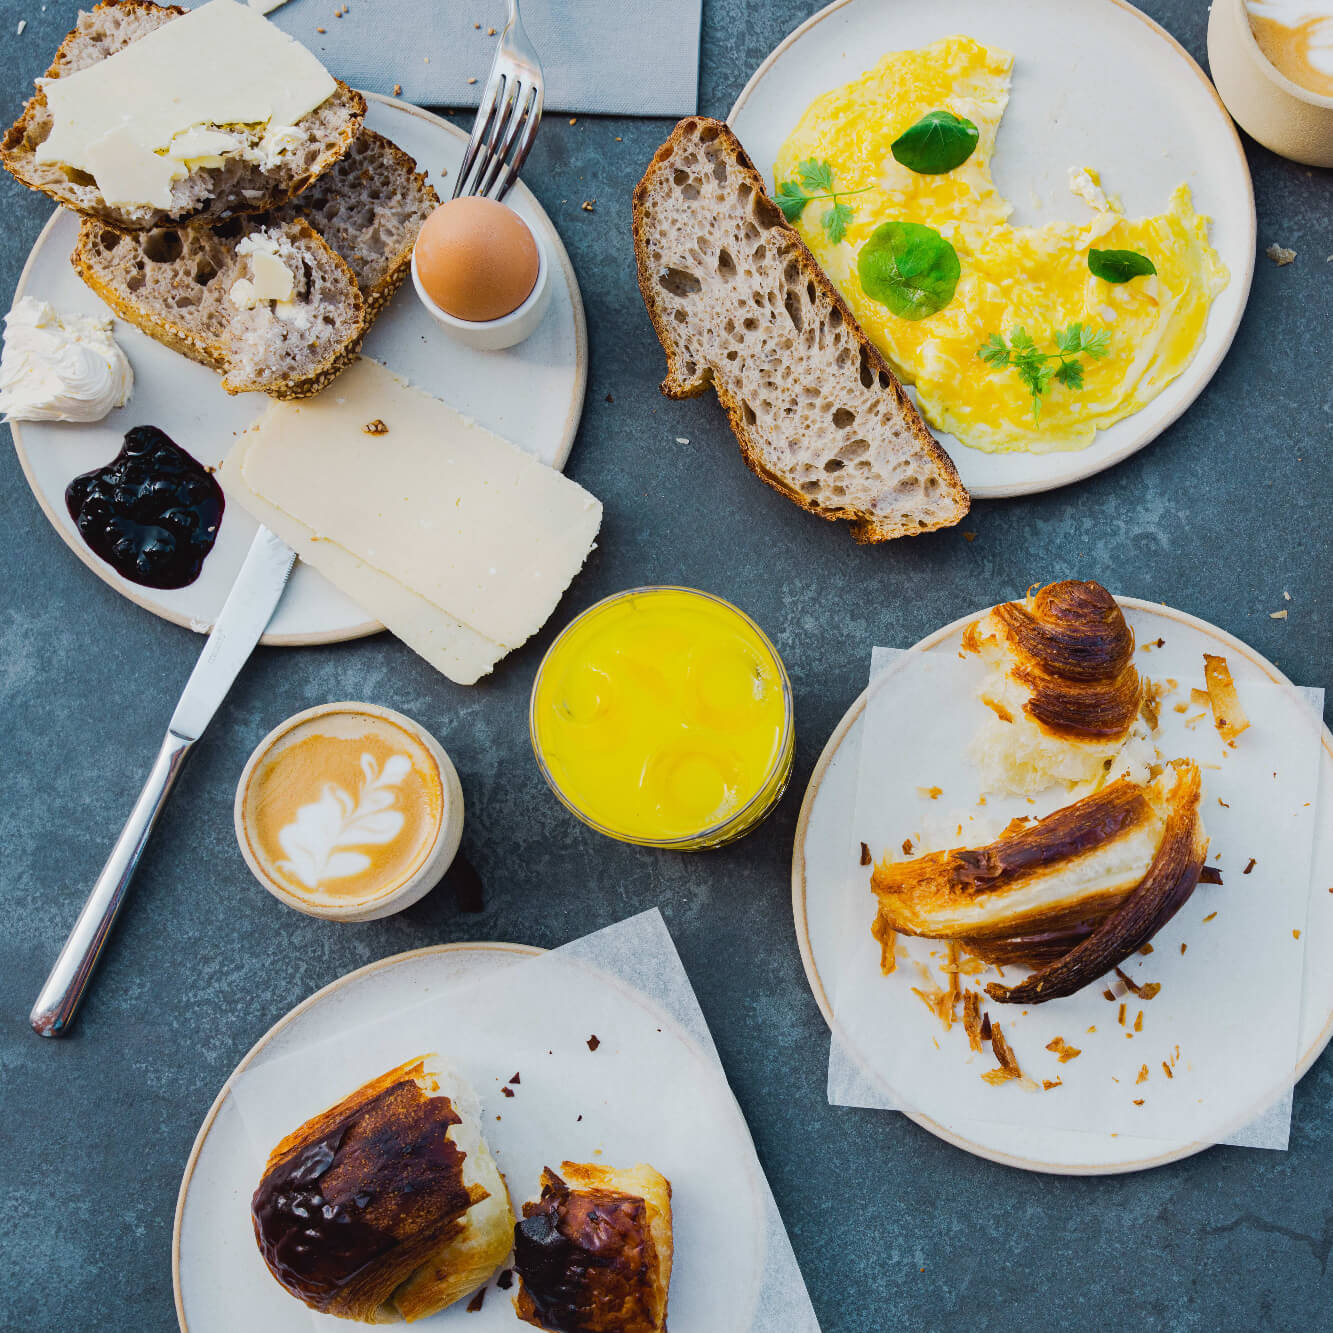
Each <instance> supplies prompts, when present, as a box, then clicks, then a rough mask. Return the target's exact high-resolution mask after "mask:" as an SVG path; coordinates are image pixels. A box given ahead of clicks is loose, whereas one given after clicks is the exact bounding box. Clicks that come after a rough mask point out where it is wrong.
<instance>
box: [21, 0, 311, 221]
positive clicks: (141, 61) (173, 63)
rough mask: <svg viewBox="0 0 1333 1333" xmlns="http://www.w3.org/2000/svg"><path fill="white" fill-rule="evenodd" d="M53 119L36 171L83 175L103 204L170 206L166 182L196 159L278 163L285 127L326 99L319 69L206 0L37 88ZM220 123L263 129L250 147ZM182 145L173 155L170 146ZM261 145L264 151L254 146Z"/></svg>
mask: <svg viewBox="0 0 1333 1333" xmlns="http://www.w3.org/2000/svg"><path fill="white" fill-rule="evenodd" d="M42 87H43V89H44V91H45V93H46V102H47V106H48V108H49V109H50V112H51V117H52V128H51V133H50V135H49V136H48V137H47V138H46V139H45V141H44V142H43V143H42V144H41V145H40V146H39V147H38V149H37V159H38V161H40V162H59V163H63V164H64V165H66V166H70V167H74V168H76V169H78V170H80V171H86V172H89V173H90V174H91V175H92V176H93V177H94V179H95V180H96V181H97V186H98V189H99V190H100V191H101V193H102V196H103V198H105V199H106V200H107V202H108V203H112V204H119V205H126V206H132V205H152V206H153V207H156V208H168V207H170V205H171V184H172V182H173V181H176V180H180V179H181V178H182V177H184V176H185V175H187V174H188V172H189V170H190V166H189V163H190V162H191V161H197V160H198V159H199V158H201V157H202V158H205V159H207V158H209V157H213V156H222V157H226V156H228V155H230V154H233V153H241V154H242V155H244V156H246V157H250V156H251V155H252V153H255V154H257V156H256V158H255V160H261V161H262V160H264V159H265V155H267V156H268V157H269V158H272V157H274V156H275V155H277V154H279V153H280V151H281V149H282V147H283V146H290V144H291V143H292V142H293V141H294V138H295V137H299V136H295V135H294V131H293V130H292V127H293V126H294V125H295V124H296V122H297V121H299V120H300V119H301V117H302V116H305V115H307V114H308V113H309V112H311V111H313V110H314V109H315V108H316V107H317V106H319V105H320V103H322V102H324V101H325V100H326V99H327V98H328V97H329V96H330V95H331V94H332V93H333V92H334V90H335V88H336V87H337V84H336V83H335V82H334V80H333V78H332V77H331V76H330V74H329V73H328V71H327V70H326V69H325V68H324V66H323V65H321V64H320V63H319V61H318V60H317V59H316V58H315V57H314V56H313V55H312V54H311V53H310V52H309V51H307V50H306V49H305V47H303V46H301V45H300V44H299V43H298V42H296V41H294V40H293V39H292V38H290V37H288V36H287V35H286V33H284V32H282V31H281V30H280V29H278V28H275V27H274V26H273V24H271V23H270V22H269V21H268V20H267V19H266V18H264V17H263V15H262V14H261V13H259V12H258V11H257V10H255V9H252V8H250V7H249V6H248V5H243V4H238V3H236V0H210V2H209V3H208V4H206V5H201V6H200V7H199V8H198V9H195V10H191V11H190V12H189V13H188V14H186V15H184V16H183V17H181V18H178V19H173V20H172V21H171V22H169V23H164V24H163V25H162V26H161V27H160V28H157V29H155V30H154V31H153V32H150V33H149V34H148V35H147V36H145V37H141V38H140V39H139V40H138V41H136V42H131V43H130V45H129V46H126V47H124V48H123V49H122V50H120V51H117V52H116V54H115V55H113V56H108V57H107V59H105V60H99V61H97V62H96V63H94V64H92V65H89V66H87V67H86V68H84V69H81V70H77V71H76V72H75V73H73V74H68V75H65V76H64V77H63V78H58V79H46V80H43V81H42ZM223 126H245V127H250V128H253V127H265V130H264V135H263V138H262V139H261V141H260V144H259V146H258V148H257V149H252V148H251V147H250V146H249V141H248V139H246V138H243V137H241V136H236V135H233V136H229V137H230V138H231V140H232V143H231V144H230V145H224V144H223V142H222V137H221V136H218V137H213V138H210V139H209V140H208V141H207V151H205V152H200V151H198V149H199V147H200V142H199V140H198V139H195V138H193V137H192V135H191V132H192V131H196V130H200V131H206V132H208V134H209V135H212V134H213V132H215V131H217V130H218V128H219V127H223ZM181 138H184V140H185V143H184V146H181V144H180V143H179V140H180V139H181ZM265 145H267V146H265Z"/></svg>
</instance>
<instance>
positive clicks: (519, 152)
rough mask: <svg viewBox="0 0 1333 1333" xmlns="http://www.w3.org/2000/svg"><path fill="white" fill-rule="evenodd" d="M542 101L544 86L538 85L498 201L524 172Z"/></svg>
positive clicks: (502, 180)
mask: <svg viewBox="0 0 1333 1333" xmlns="http://www.w3.org/2000/svg"><path fill="white" fill-rule="evenodd" d="M542 100H543V99H542V85H541V84H540V83H537V84H535V85H534V86H533V89H532V92H531V95H530V96H529V98H528V101H527V104H526V106H525V107H524V108H523V131H522V133H521V134H520V135H519V139H518V145H517V147H516V148H515V149H514V157H513V161H512V162H511V163H510V164H509V169H508V170H507V171H506V172H505V174H504V176H503V178H502V179H501V181H500V187H499V189H498V190H497V191H496V193H495V198H496V199H501V200H502V199H503V198H504V197H505V195H507V194H508V193H509V191H510V190H511V189H513V187H514V183H515V182H516V181H517V180H518V173H519V172H520V171H521V170H522V167H523V162H524V159H525V158H526V157H527V155H528V150H529V149H530V148H531V147H532V141H533V140H534V139H535V138H536V137H537V127H538V125H540V124H541V118H542Z"/></svg>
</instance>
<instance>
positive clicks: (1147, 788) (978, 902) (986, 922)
mask: <svg viewBox="0 0 1333 1333" xmlns="http://www.w3.org/2000/svg"><path fill="white" fill-rule="evenodd" d="M1199 796H1200V777H1199V769H1198V767H1197V765H1195V764H1194V763H1193V762H1192V761H1190V760H1185V759H1178V760H1176V761H1175V762H1174V763H1172V764H1171V765H1170V766H1168V767H1167V768H1166V769H1165V770H1164V771H1163V772H1162V773H1161V774H1160V775H1159V776H1158V777H1157V778H1156V779H1154V780H1153V781H1152V782H1150V783H1148V784H1146V785H1140V784H1138V783H1136V782H1132V781H1130V780H1129V779H1120V780H1119V781H1116V782H1112V783H1110V784H1109V785H1108V786H1106V787H1104V788H1103V789H1102V790H1101V791H1099V792H1095V793H1094V794H1093V795H1091V796H1087V797H1084V799H1083V800H1081V801H1075V802H1074V803H1073V804H1072V805H1067V806H1065V807H1064V808H1063V809H1060V810H1057V811H1055V812H1054V813H1053V814H1050V815H1047V816H1046V818H1044V819H1040V820H1037V821H1036V822H1035V823H1033V824H1031V825H1028V824H1026V822H1022V823H1018V822H1017V821H1016V823H1017V826H1016V827H1014V826H1011V828H1010V829H1008V830H1006V831H1005V833H1004V834H1002V835H1001V836H1000V837H999V838H997V839H996V840H995V841H994V842H992V843H990V844H989V845H988V846H985V847H977V848H957V849H954V850H952V851H946V852H934V853H931V854H930V855H927V856H919V857H916V858H915V859H913V860H910V861H901V862H897V863H888V862H882V863H881V864H879V865H877V866H876V867H875V869H874V871H873V872H872V874H871V880H870V886H871V888H872V890H873V891H874V893H875V897H876V899H877V900H878V904H879V910H878V912H877V914H876V917H875V924H874V926H873V932H874V935H875V938H876V939H877V940H879V941H880V943H881V945H884V944H886V942H887V943H890V944H891V941H892V937H893V934H894V933H895V932H896V933H899V934H904V935H923V936H927V937H929V938H932V939H948V940H956V941H958V943H959V944H961V945H962V946H963V948H964V949H966V950H967V951H968V952H969V953H972V954H975V955H976V956H977V957H979V958H984V959H986V960H988V961H990V962H997V963H1004V964H1008V963H1019V964H1025V965H1027V966H1030V967H1035V968H1036V969H1037V971H1035V972H1034V973H1033V974H1032V975H1031V976H1030V977H1028V978H1027V979H1026V980H1025V981H1022V982H1019V983H1018V984H1017V985H1014V986H1003V985H1000V984H998V983H994V982H993V983H991V984H990V985H988V986H987V987H986V990H987V992H988V993H989V994H990V996H991V997H992V998H993V999H996V1000H999V1001H1001V1002H1005V1003H1015V1004H1017V1003H1022V1004H1037V1003H1040V1002H1042V1001H1043V1000H1052V999H1055V998H1056V997H1058V996H1062V995H1072V994H1073V993H1074V991H1076V990H1079V989H1081V988H1082V987H1084V986H1086V985H1088V984H1089V983H1090V982H1092V981H1095V980H1096V979H1097V978H1098V977H1100V976H1101V975H1102V974H1103V973H1105V972H1107V971H1109V970H1110V969H1111V968H1112V967H1114V966H1115V965H1116V964H1117V963H1119V962H1121V961H1123V960H1124V959H1125V958H1127V957H1129V955H1130V954H1131V953H1133V952H1134V951H1135V950H1136V949H1138V948H1140V947H1141V946H1142V945H1143V944H1145V943H1146V942H1147V941H1148V940H1149V939H1151V938H1152V936H1153V935H1154V934H1156V932H1157V931H1158V930H1160V929H1161V928H1162V926H1164V925H1165V924H1166V922H1167V921H1169V920H1170V919H1171V917H1172V916H1174V915H1175V913H1176V911H1177V910H1178V909H1179V908H1180V906H1181V905H1182V904H1183V903H1184V902H1185V900H1186V899H1187V898H1188V897H1189V896H1190V894H1191V893H1193V892H1194V887H1195V885H1196V884H1197V883H1198V880H1199V874H1200V871H1201V870H1202V868H1203V859H1204V856H1205V854H1206V853H1207V850H1208V840H1207V838H1206V837H1205V836H1204V830H1203V822H1202V820H1201V819H1200V817H1199Z"/></svg>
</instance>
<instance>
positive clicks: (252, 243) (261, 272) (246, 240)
mask: <svg viewBox="0 0 1333 1333" xmlns="http://www.w3.org/2000/svg"><path fill="white" fill-rule="evenodd" d="M236 253H237V254H238V255H247V256H249V259H250V274H251V276H250V277H248V278H237V279H236V281H235V282H233V283H232V285H231V290H230V291H228V293H227V295H228V296H229V297H230V298H231V302H232V304H233V305H235V306H237V307H239V308H240V309H241V310H251V309H253V308H254V307H255V306H256V305H258V304H259V302H260V301H290V300H291V299H292V291H293V289H294V288H295V286H296V278H295V275H294V274H293V273H292V271H291V269H290V268H288V267H287V265H286V264H285V263H284V262H283V261H282V259H281V257H280V256H279V255H278V243H277V242H276V241H275V240H274V239H273V237H271V236H270V235H269V234H268V233H267V232H263V231H258V232H255V233H254V235H252V236H245V237H242V239H241V240H240V241H239V242H238V243H237V246H236Z"/></svg>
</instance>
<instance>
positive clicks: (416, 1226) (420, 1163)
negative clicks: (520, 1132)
mask: <svg viewBox="0 0 1333 1333" xmlns="http://www.w3.org/2000/svg"><path fill="white" fill-rule="evenodd" d="M480 1109H481V1108H480V1104H479V1103H478V1101H477V1096H476V1093H475V1092H474V1091H473V1090H472V1088H471V1086H470V1085H469V1084H468V1083H467V1081H466V1080H465V1079H464V1078H463V1077H462V1075H460V1074H458V1073H457V1072H456V1071H455V1070H453V1069H451V1068H449V1067H448V1066H446V1065H444V1064H443V1063H442V1062H441V1061H439V1060H438V1059H437V1058H436V1057H434V1056H422V1057H421V1058H420V1059H417V1060H412V1061H409V1062H408V1063H407V1064H404V1065H400V1066H399V1067H398V1068H397V1069H391V1070H389V1072H388V1073H387V1074H382V1075H381V1076H380V1077H379V1078H377V1079H374V1080H372V1081H371V1082H370V1083H367V1084H366V1085H365V1086H364V1087H361V1088H358V1089H357V1090H356V1091H355V1092H353V1093H352V1094H351V1095H350V1096H348V1097H346V1098H344V1099H343V1100H342V1101H341V1102H339V1103H338V1104H337V1105H336V1106H333V1107H330V1108H329V1110H327V1111H325V1112H323V1113H322V1114H320V1115H318V1116H316V1117H315V1118H314V1119H313V1120H309V1121H307V1122H306V1123H305V1124H304V1125H302V1126H301V1127H300V1128H299V1129H297V1130H295V1131H293V1133H291V1134H289V1135H288V1136H287V1137H286V1138H285V1139H283V1141H282V1142H281V1143H280V1144H278V1146H277V1147H276V1148H274V1150H273V1151H272V1153H270V1154H269V1159H268V1163H267V1165H266V1166H265V1168H264V1174H263V1177H262V1179H261V1180H260V1182H259V1188H258V1189H257V1190H255V1193H254V1198H253V1199H252V1201H251V1218H252V1221H253V1223H254V1230H255V1239H256V1241H257V1242H258V1244H259V1249H260V1253H261V1254H262V1255H263V1257H264V1262H265V1263H266V1264H267V1265H268V1268H269V1271H270V1272H271V1273H272V1274H273V1276H274V1277H275V1278H276V1279H277V1280H278V1282H279V1283H281V1284H282V1286H283V1287H285V1288H286V1289H287V1290H288V1291H289V1292H291V1294H292V1295H293V1296H295V1297H297V1298H298V1299H299V1300H302V1301H304V1302H305V1303H306V1304H307V1305H308V1306H310V1307H311V1308H312V1309H314V1310H318V1311H320V1312H322V1313H324V1314H330V1315H337V1316H339V1317H340V1318H343V1319H355V1320H359V1321H361V1322H362V1323H367V1324H387V1323H394V1322H397V1321H398V1320H400V1319H404V1320H408V1321H411V1320H415V1319H420V1318H423V1317H424V1316H426V1315H431V1314H434V1313H436V1311H438V1310H442V1309H444V1308H445V1306H447V1305H450V1304H452V1303H453V1302H454V1301H456V1300H458V1299H460V1298H461V1297H463V1296H466V1295H467V1294H468V1293H469V1292H470V1291H473V1290H474V1289H475V1288H477V1287H479V1286H480V1285H481V1284H482V1283H483V1282H485V1281H486V1280H487V1279H488V1278H489V1277H490V1276H491V1274H492V1273H494V1272H495V1270H496V1269H497V1268H498V1267H499V1266H500V1264H501V1263H502V1262H503V1261H504V1258H505V1256H506V1255H507V1254H508V1253H509V1246H510V1241H511V1238H512V1228H513V1225H514V1215H513V1212H512V1210H511V1209H510V1206H509V1194H508V1191H507V1190H506V1188H505V1183H504V1179H503V1177H502V1176H501V1175H500V1171H499V1168H498V1167H497V1166H496V1163H495V1159H494V1158H493V1157H492V1156H491V1152H490V1149H489V1148H488V1147H487V1146H486V1142H485V1140H484V1139H483V1138H482V1135H481V1119H480Z"/></svg>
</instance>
